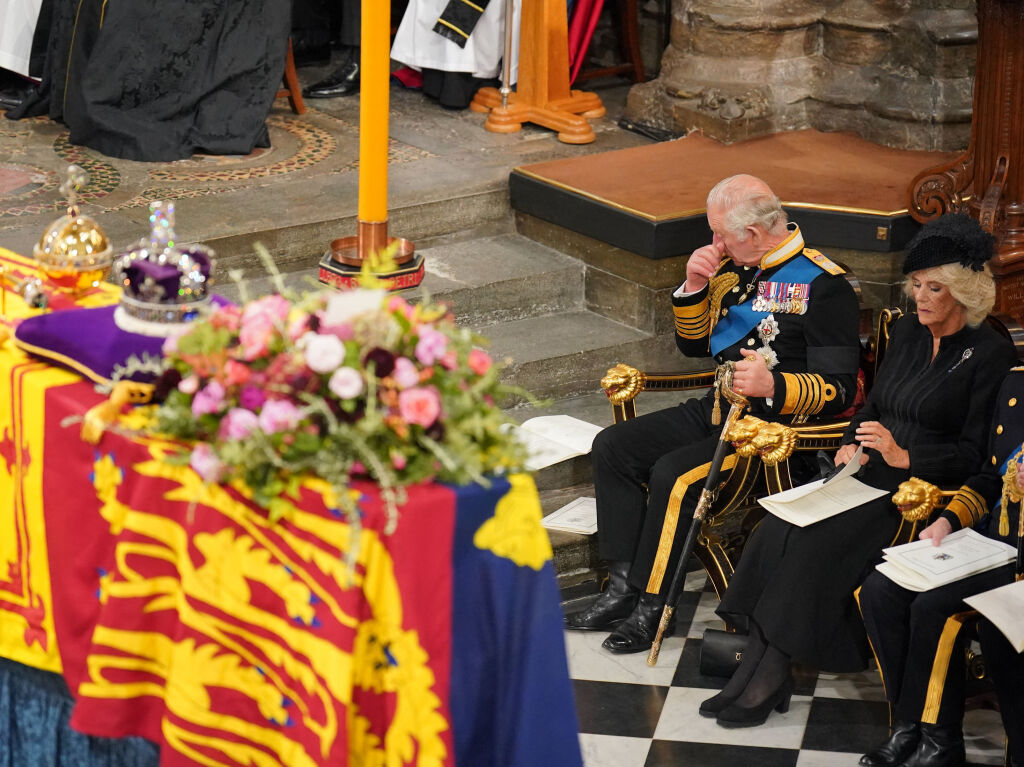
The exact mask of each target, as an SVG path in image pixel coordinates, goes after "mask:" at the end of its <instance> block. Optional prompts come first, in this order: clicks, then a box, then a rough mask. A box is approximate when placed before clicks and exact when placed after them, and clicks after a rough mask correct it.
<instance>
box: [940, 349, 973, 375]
mask: <svg viewBox="0 0 1024 767" xmlns="http://www.w3.org/2000/svg"><path fill="white" fill-rule="evenodd" d="M973 354H974V347H973V346H971V347H969V348H967V349H964V353H963V354H962V355H960V359H958V360H957V361H956V364H955V365H953V367H951V368H950V369H949V370H948V371H947V372H950V373H952V372H953V371H954V370H956V369H957V368H958V367H960V366H961V365H963V364H964V363H965V362H967V360H969V359H970V358H971V356H972V355H973Z"/></svg>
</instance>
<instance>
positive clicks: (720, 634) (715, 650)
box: [700, 629, 747, 677]
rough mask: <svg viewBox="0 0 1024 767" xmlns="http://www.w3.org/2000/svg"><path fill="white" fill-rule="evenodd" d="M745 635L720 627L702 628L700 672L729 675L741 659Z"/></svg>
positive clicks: (745, 641)
mask: <svg viewBox="0 0 1024 767" xmlns="http://www.w3.org/2000/svg"><path fill="white" fill-rule="evenodd" d="M746 646H747V635H746V634H738V633H736V632H734V631H723V630H722V629H704V640H703V641H702V642H701V643H700V673H701V674H702V675H703V676H724V677H730V676H732V675H733V672H734V671H735V670H736V668H737V667H738V666H739V665H740V661H741V660H742V659H743V650H744V648H745V647H746Z"/></svg>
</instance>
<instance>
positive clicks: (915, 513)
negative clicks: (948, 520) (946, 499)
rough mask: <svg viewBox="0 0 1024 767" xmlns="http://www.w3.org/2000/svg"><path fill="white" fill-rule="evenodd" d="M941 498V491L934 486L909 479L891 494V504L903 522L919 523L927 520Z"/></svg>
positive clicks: (913, 478) (920, 480)
mask: <svg viewBox="0 0 1024 767" xmlns="http://www.w3.org/2000/svg"><path fill="white" fill-rule="evenodd" d="M941 497H942V491H941V490H939V488H937V487H936V486H935V485H933V484H931V483H929V482H925V481H924V480H923V479H918V478H917V477H911V478H910V479H908V480H907V481H906V482H901V483H900V486H899V487H898V488H896V492H895V493H893V494H892V502H893V503H894V504H896V508H898V509H899V510H900V514H902V515H903V518H904V519H905V520H907V521H908V522H919V521H921V520H923V519H928V517H929V515H931V513H932V511H933V510H934V509H935V505H936V504H937V503H938V502H939V498H941Z"/></svg>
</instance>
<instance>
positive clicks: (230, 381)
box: [224, 360, 252, 386]
mask: <svg viewBox="0 0 1024 767" xmlns="http://www.w3.org/2000/svg"><path fill="white" fill-rule="evenodd" d="M251 375H252V370H250V369H249V366H248V365H246V364H244V363H242V362H239V361H238V360H228V361H227V362H225V363H224V380H225V382H226V383H227V385H228V386H241V385H242V384H244V383H245V382H247V381H248V380H249V376H251Z"/></svg>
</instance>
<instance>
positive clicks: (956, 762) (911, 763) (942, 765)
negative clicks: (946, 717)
mask: <svg viewBox="0 0 1024 767" xmlns="http://www.w3.org/2000/svg"><path fill="white" fill-rule="evenodd" d="M966 763H967V749H966V748H965V747H964V731H963V728H962V727H961V725H959V724H947V725H939V724H922V725H921V740H920V742H919V743H918V744H917V750H916V751H914V753H913V754H911V755H910V758H909V759H907V760H906V761H905V762H903V767H963V766H964V764H966Z"/></svg>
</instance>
